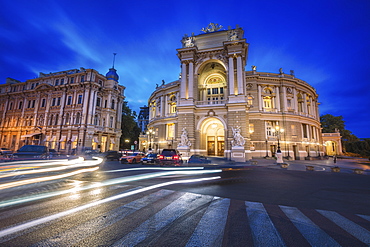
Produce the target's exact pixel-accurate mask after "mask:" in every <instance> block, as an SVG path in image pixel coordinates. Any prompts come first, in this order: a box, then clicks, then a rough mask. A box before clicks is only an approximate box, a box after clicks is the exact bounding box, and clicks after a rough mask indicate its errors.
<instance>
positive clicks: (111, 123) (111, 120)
mask: <svg viewBox="0 0 370 247" xmlns="http://www.w3.org/2000/svg"><path fill="white" fill-rule="evenodd" d="M113 120H114V118H113V117H110V120H109V127H111V128H113Z"/></svg>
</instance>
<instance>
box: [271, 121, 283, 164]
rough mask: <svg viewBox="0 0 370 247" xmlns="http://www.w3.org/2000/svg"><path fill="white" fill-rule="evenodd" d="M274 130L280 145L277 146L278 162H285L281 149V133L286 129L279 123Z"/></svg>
mask: <svg viewBox="0 0 370 247" xmlns="http://www.w3.org/2000/svg"><path fill="white" fill-rule="evenodd" d="M273 130H274V131H275V133H276V137H277V141H278V146H277V151H276V158H277V160H276V163H278V164H281V163H284V161H283V154H282V153H281V150H280V133H283V132H284V129H282V128H280V126H279V125H277V126H275V128H274V129H273Z"/></svg>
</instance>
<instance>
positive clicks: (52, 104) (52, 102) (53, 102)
mask: <svg viewBox="0 0 370 247" xmlns="http://www.w3.org/2000/svg"><path fill="white" fill-rule="evenodd" d="M51 106H55V98H53V100H52V101H51Z"/></svg>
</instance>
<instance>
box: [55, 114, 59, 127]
mask: <svg viewBox="0 0 370 247" xmlns="http://www.w3.org/2000/svg"><path fill="white" fill-rule="evenodd" d="M58 120H59V114H56V115H55V125H58Z"/></svg>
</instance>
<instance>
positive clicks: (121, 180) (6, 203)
mask: <svg viewBox="0 0 370 247" xmlns="http://www.w3.org/2000/svg"><path fill="white" fill-rule="evenodd" d="M221 171H222V170H220V169H219V170H203V171H194V173H193V174H191V175H195V174H211V173H217V172H221ZM177 172H181V171H169V172H168V171H167V172H156V173H150V174H141V175H134V176H128V177H123V178H114V179H110V180H107V181H104V182H100V183H96V184H89V185H87V186H84V187H81V188H72V189H69V190H62V191H56V192H49V193H44V194H41V195H33V196H29V197H24V198H17V199H12V200H9V201H3V202H0V208H2V207H6V206H10V205H15V204H21V203H26V202H30V201H37V200H41V199H45V198H50V197H54V196H60V195H65V194H68V193H76V192H77V191H82V190H89V189H94V188H98V187H103V186H109V185H115V184H121V183H128V182H134V181H139V180H144V179H151V178H155V177H162V176H167V175H177V174H181V173H177ZM205 179H207V178H205Z"/></svg>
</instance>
